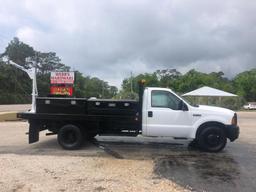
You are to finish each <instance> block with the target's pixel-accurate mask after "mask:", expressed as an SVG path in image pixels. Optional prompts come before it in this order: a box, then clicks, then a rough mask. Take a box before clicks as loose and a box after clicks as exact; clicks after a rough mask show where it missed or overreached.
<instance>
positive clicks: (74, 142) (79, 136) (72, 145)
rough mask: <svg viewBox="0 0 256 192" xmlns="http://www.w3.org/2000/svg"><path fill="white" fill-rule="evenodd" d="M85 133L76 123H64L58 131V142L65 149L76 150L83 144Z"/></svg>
mask: <svg viewBox="0 0 256 192" xmlns="http://www.w3.org/2000/svg"><path fill="white" fill-rule="evenodd" d="M83 135H84V134H83V133H82V132H81V130H80V129H79V127H77V126H75V125H71V124H69V125H64V126H63V127H62V128H61V129H60V130H59V132H58V142H59V144H60V146H61V147H62V148H64V149H68V150H75V149H78V148H80V147H81V146H82V144H83V142H84V136H83Z"/></svg>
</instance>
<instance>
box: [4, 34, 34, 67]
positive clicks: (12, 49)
mask: <svg viewBox="0 0 256 192" xmlns="http://www.w3.org/2000/svg"><path fill="white" fill-rule="evenodd" d="M34 55H35V51H34V49H33V48H32V47H30V46H29V45H27V44H25V43H23V42H21V41H20V40H19V39H18V38H17V37H14V38H13V40H12V41H11V42H10V43H9V44H8V46H7V47H6V48H5V52H4V53H3V54H2V56H8V57H9V59H10V60H12V61H14V62H15V63H18V64H20V65H21V66H23V67H25V68H28V67H29V66H28V64H27V63H26V62H25V61H26V58H27V57H33V56H34Z"/></svg>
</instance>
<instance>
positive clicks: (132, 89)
mask: <svg viewBox="0 0 256 192" xmlns="http://www.w3.org/2000/svg"><path fill="white" fill-rule="evenodd" d="M130 81H131V82H130V84H131V93H133V88H132V71H131V77H130Z"/></svg>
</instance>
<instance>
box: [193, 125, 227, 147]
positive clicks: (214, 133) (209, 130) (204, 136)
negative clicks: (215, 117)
mask: <svg viewBox="0 0 256 192" xmlns="http://www.w3.org/2000/svg"><path fill="white" fill-rule="evenodd" d="M226 144H227V137H226V134H225V130H224V128H222V127H217V126H211V127H206V128H205V129H203V130H202V131H201V133H200V134H199V137H198V146H199V148H200V149H201V150H203V151H207V152H219V151H221V150H222V149H223V148H224V147H225V146H226Z"/></svg>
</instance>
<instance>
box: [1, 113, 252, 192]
mask: <svg viewBox="0 0 256 192" xmlns="http://www.w3.org/2000/svg"><path fill="white" fill-rule="evenodd" d="M238 115H239V125H240V128H241V134H240V138H239V139H238V140H236V141H235V142H234V143H230V142H229V143H228V145H227V147H226V148H225V150H224V151H223V152H221V153H216V154H215V153H202V152H199V151H197V150H192V149H188V147H187V144H188V142H187V141H178V140H172V139H163V138H154V139H148V138H143V137H136V138H128V137H125V138H123V137H96V140H95V141H93V142H92V143H88V144H87V145H86V146H84V148H83V149H81V150H77V151H65V150H62V149H61V148H60V147H59V145H58V144H57V141H56V136H45V135H44V134H45V132H42V133H41V135H40V142H38V143H35V144H32V145H29V144H27V136H26V135H25V132H27V129H28V124H27V123H26V122H2V123H0V130H1V134H0V172H1V173H2V174H1V176H0V191H213V192H215V191H248V192H250V191H253V192H254V191H256V178H255V176H256V169H255V165H256V113H255V112H239V113H238Z"/></svg>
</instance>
